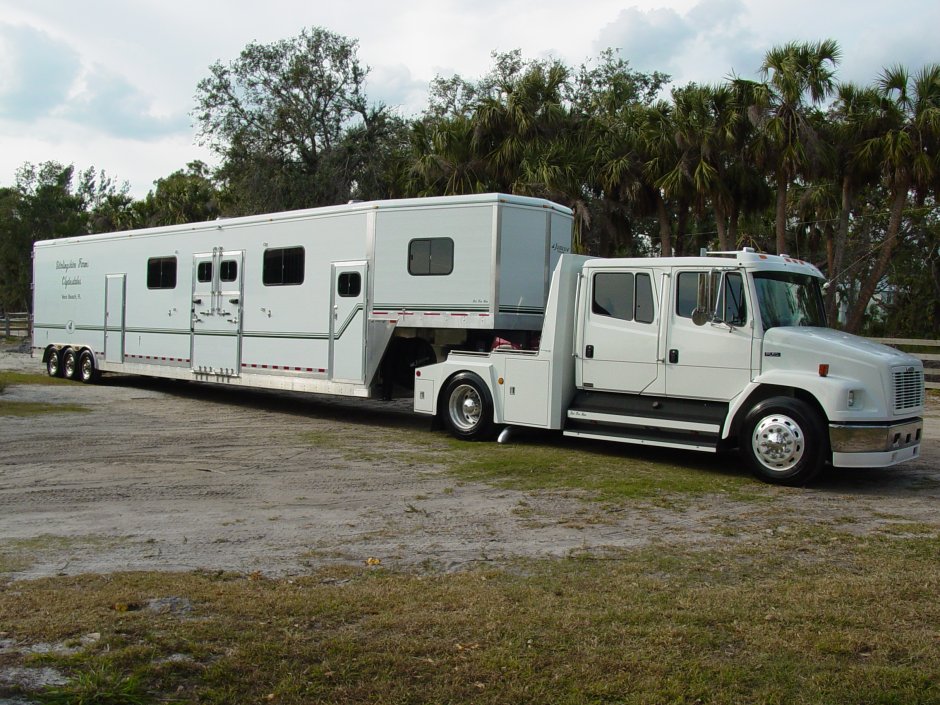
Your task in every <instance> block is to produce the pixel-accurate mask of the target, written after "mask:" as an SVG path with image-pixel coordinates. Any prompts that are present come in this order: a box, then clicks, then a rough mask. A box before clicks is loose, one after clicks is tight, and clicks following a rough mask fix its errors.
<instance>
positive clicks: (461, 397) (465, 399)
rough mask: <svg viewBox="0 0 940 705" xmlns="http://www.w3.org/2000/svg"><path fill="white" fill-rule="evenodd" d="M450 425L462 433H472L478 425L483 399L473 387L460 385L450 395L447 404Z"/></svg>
mask: <svg viewBox="0 0 940 705" xmlns="http://www.w3.org/2000/svg"><path fill="white" fill-rule="evenodd" d="M447 410H448V413H449V414H450V421H451V424H452V425H453V426H454V427H455V428H456V429H458V430H460V431H463V432H465V433H466V432H470V431H473V430H474V429H475V428H476V427H477V426H479V425H480V419H481V417H482V414H483V399H482V398H481V397H480V393H479V392H478V391H477V389H476V388H475V387H473V386H472V385H469V384H461V385H458V386H457V387H455V388H454V389H453V390H452V391H451V393H450V399H449V400H448V403H447Z"/></svg>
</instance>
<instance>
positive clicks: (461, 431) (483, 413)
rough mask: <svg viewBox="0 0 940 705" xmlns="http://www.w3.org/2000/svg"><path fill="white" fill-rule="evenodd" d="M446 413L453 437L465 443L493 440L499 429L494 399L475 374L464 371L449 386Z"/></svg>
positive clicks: (446, 391) (446, 397) (445, 399)
mask: <svg viewBox="0 0 940 705" xmlns="http://www.w3.org/2000/svg"><path fill="white" fill-rule="evenodd" d="M442 414H443V416H444V423H445V424H446V425H447V428H448V429H449V430H450V433H451V435H453V436H454V437H455V438H460V439H462V440H465V441H486V440H490V439H491V438H492V437H493V434H494V432H495V430H496V428H495V426H494V424H493V399H492V397H491V396H490V392H489V390H488V389H487V388H486V385H485V384H484V383H483V381H482V380H481V379H480V378H479V377H477V375H475V374H473V373H472V372H462V373H460V374H458V375H457V376H456V377H454V378H453V379H451V380H450V382H448V383H447V386H446V387H445V388H444V404H443V408H442Z"/></svg>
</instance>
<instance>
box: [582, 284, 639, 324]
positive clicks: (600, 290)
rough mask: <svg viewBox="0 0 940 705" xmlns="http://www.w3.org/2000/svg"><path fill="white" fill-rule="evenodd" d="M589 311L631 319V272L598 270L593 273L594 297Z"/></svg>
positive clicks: (624, 319)
mask: <svg viewBox="0 0 940 705" xmlns="http://www.w3.org/2000/svg"><path fill="white" fill-rule="evenodd" d="M591 311H592V312H593V313H597V314H600V315H601V316H610V317H611V318H619V319H620V320H621V321H632V320H633V274H632V273H631V272H599V273H597V274H595V275H594V299H593V301H592V303H591Z"/></svg>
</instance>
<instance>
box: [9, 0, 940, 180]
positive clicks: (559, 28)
mask: <svg viewBox="0 0 940 705" xmlns="http://www.w3.org/2000/svg"><path fill="white" fill-rule="evenodd" d="M311 26H319V27H324V28H326V29H329V30H330V31H332V32H335V33H338V34H341V35H344V36H347V37H350V38H353V39H357V40H358V41H359V58H360V60H361V61H362V63H364V64H366V65H368V66H369V67H370V68H371V72H370V74H369V77H368V84H367V95H368V97H369V98H370V99H371V100H372V101H376V102H382V103H385V104H387V105H391V106H396V107H397V108H398V109H399V111H400V112H401V114H402V115H403V116H406V117H407V116H413V115H417V114H419V113H420V112H421V111H422V110H423V109H424V107H425V106H426V104H427V91H428V85H429V83H430V82H431V80H432V79H433V78H434V77H435V76H437V75H442V76H451V75H453V74H459V75H461V76H463V77H464V78H467V79H476V78H479V77H480V76H482V75H483V74H485V73H486V72H487V71H488V69H489V68H490V67H491V65H492V62H491V53H492V52H493V51H501V52H502V51H509V50H512V49H521V50H522V53H523V56H524V57H525V58H539V59H543V58H550V57H551V58H556V59H560V60H562V61H564V62H566V63H567V64H568V65H570V66H579V65H581V64H582V63H584V62H586V61H590V60H591V59H593V58H596V57H597V56H598V54H599V53H600V52H601V51H602V50H604V49H606V48H608V47H610V48H614V49H617V50H619V52H620V56H621V57H623V58H624V59H626V60H628V61H629V62H630V65H631V67H632V68H634V69H637V70H641V71H654V70H657V71H662V72H665V73H668V74H670V75H671V76H672V78H673V85H683V84H685V83H687V82H689V81H696V82H699V83H717V82H719V81H721V80H722V79H724V78H726V77H727V76H729V75H731V74H732V73H734V74H736V75H738V76H742V77H745V78H757V69H758V68H759V67H760V64H761V60H762V59H763V56H764V53H765V52H766V51H767V50H768V49H769V48H770V47H772V46H775V45H779V44H783V43H785V42H788V41H818V40H821V39H827V38H832V39H835V40H836V41H838V43H839V45H840V47H841V49H842V52H843V57H842V61H841V64H840V66H839V69H838V74H837V77H838V79H839V80H842V81H855V82H857V83H861V84H870V83H872V82H873V81H874V80H875V79H876V78H877V77H878V75H879V73H880V72H881V69H882V68H883V67H885V66H889V65H894V64H898V63H900V64H903V65H905V66H907V67H909V68H911V69H917V68H920V67H921V66H923V65H925V64H928V63H936V62H940V44H938V43H937V42H936V39H935V35H936V31H937V27H940V2H937V0H895V1H894V2H884V0H854V1H852V2H849V1H838V2H837V1H834V0H788V2H770V1H768V0H688V1H678V0H677V1H674V2H666V1H665V0H652V1H650V2H647V1H646V0H623V1H621V2H615V1H613V0H580V2H578V1H573V0H473V1H472V2H471V1H458V0H409V1H407V2H401V3H394V2H389V1H388V0H357V1H356V2H348V1H347V2H343V1H342V0H339V1H337V0H332V1H331V2H325V1H323V0H186V1H185V2H184V1H183V0H84V2H76V1H75V0H0V186H9V185H12V184H13V183H14V181H15V174H16V170H17V169H18V168H19V167H20V166H21V165H22V164H23V163H24V162H31V163H33V164H38V163H41V162H44V161H47V160H55V161H58V162H61V163H63V164H74V165H75V166H76V168H77V169H85V168H87V167H90V166H94V167H96V168H97V169H99V170H104V171H105V172H106V173H107V174H108V176H111V177H113V178H115V179H117V181H118V182H123V181H127V182H128V184H129V185H130V193H131V195H133V196H134V197H137V198H140V197H143V196H145V195H146V194H147V192H148V191H149V190H151V189H152V188H153V182H154V181H155V180H156V179H159V178H161V177H164V176H167V175H169V174H171V173H173V172H174V171H176V170H178V169H182V168H184V167H185V166H186V164H187V163H189V162H191V161H193V160H196V159H201V160H203V161H206V162H208V163H210V164H214V163H216V162H217V160H216V159H215V157H214V155H213V154H212V153H211V152H210V151H209V150H208V149H207V148H206V147H203V146H200V145H199V144H198V140H197V130H196V128H195V126H194V125H193V120H192V118H191V115H190V113H191V111H192V110H193V106H194V98H193V96H194V95H195V92H196V84H197V83H198V82H199V81H200V80H201V79H202V78H205V77H206V76H208V74H209V66H210V65H211V64H213V63H214V62H216V61H222V62H223V63H227V62H229V61H231V60H233V59H235V58H236V57H237V56H238V54H239V52H240V51H241V49H242V48H244V47H245V46H246V45H247V44H249V43H250V42H259V43H262V44H267V43H270V42H274V41H277V40H279V39H285V38H290V37H294V36H296V35H297V34H299V32H300V30H301V29H302V28H303V27H311Z"/></svg>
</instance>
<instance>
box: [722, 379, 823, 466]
mask: <svg viewBox="0 0 940 705" xmlns="http://www.w3.org/2000/svg"><path fill="white" fill-rule="evenodd" d="M740 446H741V452H742V453H743V454H744V458H745V460H746V461H747V464H748V466H749V468H750V470H751V472H753V473H754V475H756V476H757V477H758V478H759V479H760V480H763V481H764V482H768V483H770V484H774V485H805V484H807V483H808V482H810V481H811V480H812V479H813V478H814V477H816V475H817V474H819V471H820V470H821V469H822V467H823V463H824V462H825V459H826V454H827V449H828V443H827V442H826V434H825V426H824V425H823V422H822V419H820V418H819V414H818V413H817V412H816V411H815V410H814V409H813V408H812V407H811V406H810V405H809V404H807V403H806V402H804V401H801V400H799V399H793V398H791V397H773V398H771V399H766V400H764V401H762V402H760V403H759V404H757V405H756V406H755V407H754V408H753V409H751V410H750V411H749V412H748V414H747V417H746V418H745V420H744V426H743V428H742V431H741V439H740Z"/></svg>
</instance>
